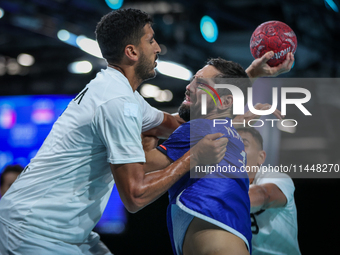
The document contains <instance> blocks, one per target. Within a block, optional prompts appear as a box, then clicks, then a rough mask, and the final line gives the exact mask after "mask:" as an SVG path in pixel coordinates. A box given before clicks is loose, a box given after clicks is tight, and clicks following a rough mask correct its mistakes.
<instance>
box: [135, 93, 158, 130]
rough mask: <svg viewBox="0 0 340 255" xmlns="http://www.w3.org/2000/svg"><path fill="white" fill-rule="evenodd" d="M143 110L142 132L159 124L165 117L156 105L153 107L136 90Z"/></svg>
mask: <svg viewBox="0 0 340 255" xmlns="http://www.w3.org/2000/svg"><path fill="white" fill-rule="evenodd" d="M135 93H137V97H138V99H139V102H140V105H141V106H142V112H143V126H142V132H145V131H148V130H149V129H151V128H154V127H157V126H159V125H160V124H161V123H162V122H163V119H164V113H163V112H162V111H160V110H158V109H156V108H155V107H152V106H151V105H150V104H149V103H148V102H146V101H145V99H144V98H143V97H142V96H141V95H140V94H139V93H138V91H136V92H135Z"/></svg>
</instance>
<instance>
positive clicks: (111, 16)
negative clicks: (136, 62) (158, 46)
mask: <svg viewBox="0 0 340 255" xmlns="http://www.w3.org/2000/svg"><path fill="white" fill-rule="evenodd" d="M148 23H149V24H151V23H152V18H151V17H150V15H149V14H147V13H145V12H142V11H141V10H137V9H131V8H129V9H121V10H117V11H112V12H110V13H108V14H106V15H105V16H103V17H102V18H101V20H100V21H99V23H98V24H97V27H96V31H95V33H96V37H97V41H98V44H99V47H100V50H101V52H102V54H103V57H104V58H105V59H106V60H107V62H109V63H116V64H119V63H120V61H121V60H122V58H123V55H124V49H125V47H126V45H128V44H133V45H135V46H138V45H139V43H140V39H141V37H142V36H143V35H144V31H143V28H144V26H145V25H146V24H148Z"/></svg>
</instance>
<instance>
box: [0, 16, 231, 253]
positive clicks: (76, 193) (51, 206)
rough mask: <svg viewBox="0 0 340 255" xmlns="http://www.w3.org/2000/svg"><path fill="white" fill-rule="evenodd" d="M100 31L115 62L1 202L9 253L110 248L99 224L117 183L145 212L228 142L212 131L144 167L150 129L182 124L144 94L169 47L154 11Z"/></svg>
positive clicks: (1, 227) (109, 22)
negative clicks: (158, 35) (156, 165)
mask: <svg viewBox="0 0 340 255" xmlns="http://www.w3.org/2000/svg"><path fill="white" fill-rule="evenodd" d="M96 35H97V41H98V43H99V46H100V48H101V51H102V54H103V57H104V58H105V59H106V60H107V62H108V68H107V69H106V70H102V71H101V72H99V73H98V74H97V76H96V78H95V79H93V80H92V81H91V82H90V83H89V84H87V85H86V87H85V88H84V89H83V90H82V91H81V92H80V93H79V94H78V95H77V96H76V97H75V98H74V99H73V100H72V101H71V102H70V104H69V105H68V107H67V109H66V110H65V111H64V113H63V114H62V115H61V116H60V117H59V119H58V120H57V121H56V123H55V124H54V126H53V128H52V130H51V132H50V134H49V135H48V136H47V138H46V140H45V142H44V143H43V145H42V147H41V148H40V150H39V151H38V153H37V155H36V156H35V157H34V158H33V159H32V160H31V162H30V163H29V165H28V166H27V167H26V168H25V169H24V171H23V172H22V174H21V175H20V176H19V177H18V179H17V180H16V181H15V182H14V183H13V185H12V186H11V187H10V189H9V190H8V192H7V193H6V195H5V196H4V197H2V199H1V200H0V254H1V255H6V254H15V255H16V254H25V255H26V254H34V255H52V254H53V255H55V254H62V255H64V254H65V255H73V254H111V252H110V251H109V250H108V249H107V248H106V247H105V246H104V245H103V244H102V243H101V242H100V241H99V236H98V235H97V234H96V233H94V232H91V230H92V229H93V227H94V226H95V225H96V223H97V222H98V221H99V219H100V217H101V216H102V213H103V211H104V209H105V206H106V204H107V201H108V199H109V196H110V194H111V190H112V187H113V185H114V183H116V185H117V188H118V191H119V194H120V197H121V199H122V201H123V203H124V205H125V207H126V208H127V209H128V210H129V211H131V212H136V211H138V210H140V209H141V208H143V207H144V206H146V205H147V204H149V203H151V202H153V201H154V200H155V199H157V198H158V197H160V196H161V195H162V194H163V193H165V192H166V191H167V190H168V189H169V188H170V187H171V185H172V184H174V183H175V182H176V181H177V180H178V179H180V178H181V177H182V176H183V175H184V174H185V173H186V172H188V171H189V168H190V161H191V162H192V163H195V164H201V165H207V164H213V163H218V162H219V161H220V160H221V159H222V158H223V155H224V153H225V151H226V144H227V139H225V138H221V139H218V140H216V139H217V138H219V137H221V136H222V135H223V134H213V135H208V136H206V137H205V138H203V139H202V140H201V141H200V142H199V143H198V144H197V146H195V147H193V148H192V149H191V153H190V152H187V153H186V154H185V155H184V156H183V157H181V158H180V159H179V160H177V161H176V162H174V163H173V164H172V165H170V166H169V167H167V168H165V169H162V170H159V171H156V172H152V173H148V174H145V172H144V169H143V163H144V162H145V155H144V151H143V147H142V143H141V133H142V132H144V134H147V135H148V134H149V135H153V136H164V137H166V136H168V135H169V134H170V133H171V132H172V131H173V130H174V129H176V128H177V127H178V126H179V120H177V118H175V117H173V116H171V115H169V114H166V113H163V112H161V111H158V110H157V109H155V108H153V107H151V106H150V105H149V104H148V103H147V102H146V101H145V100H144V99H143V98H142V97H141V96H140V95H139V93H138V92H137V91H136V89H137V87H138V86H139V85H140V84H141V82H142V81H143V80H146V79H149V78H153V77H154V76H155V70H154V68H155V67H156V59H157V55H158V53H159V52H160V47H159V45H158V44H157V42H156V41H155V39H154V32H153V29H152V27H151V18H150V17H149V15H147V14H146V13H143V12H141V11H139V10H134V9H127V10H118V11H114V12H111V13H109V14H107V15H105V16H104V17H103V18H102V19H101V21H100V22H99V23H98V25H97V29H96ZM146 131H147V132H146ZM145 132H146V133H145ZM210 156H211V157H210Z"/></svg>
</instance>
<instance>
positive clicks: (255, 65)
mask: <svg viewBox="0 0 340 255" xmlns="http://www.w3.org/2000/svg"><path fill="white" fill-rule="evenodd" d="M273 56H274V52H273V51H269V52H267V53H266V54H264V55H263V56H262V57H261V58H257V59H255V60H254V61H253V62H252V63H251V65H250V66H249V67H248V68H247V69H246V73H247V74H248V76H249V78H250V79H251V80H252V82H254V80H255V79H257V78H260V77H276V76H278V75H280V74H283V73H288V72H289V71H290V69H291V68H292V66H293V63H294V55H293V53H291V52H289V53H288V54H287V56H286V60H285V61H283V63H281V64H280V65H278V66H274V67H271V66H269V65H268V64H267V62H268V61H269V59H271V57H273Z"/></svg>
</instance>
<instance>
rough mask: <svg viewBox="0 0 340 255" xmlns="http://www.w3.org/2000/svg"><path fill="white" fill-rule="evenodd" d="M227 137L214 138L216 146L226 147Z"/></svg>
mask: <svg viewBox="0 0 340 255" xmlns="http://www.w3.org/2000/svg"><path fill="white" fill-rule="evenodd" d="M228 142H229V139H228V138H227V137H222V138H221V139H218V140H216V146H218V147H226V146H227V145H228Z"/></svg>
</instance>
